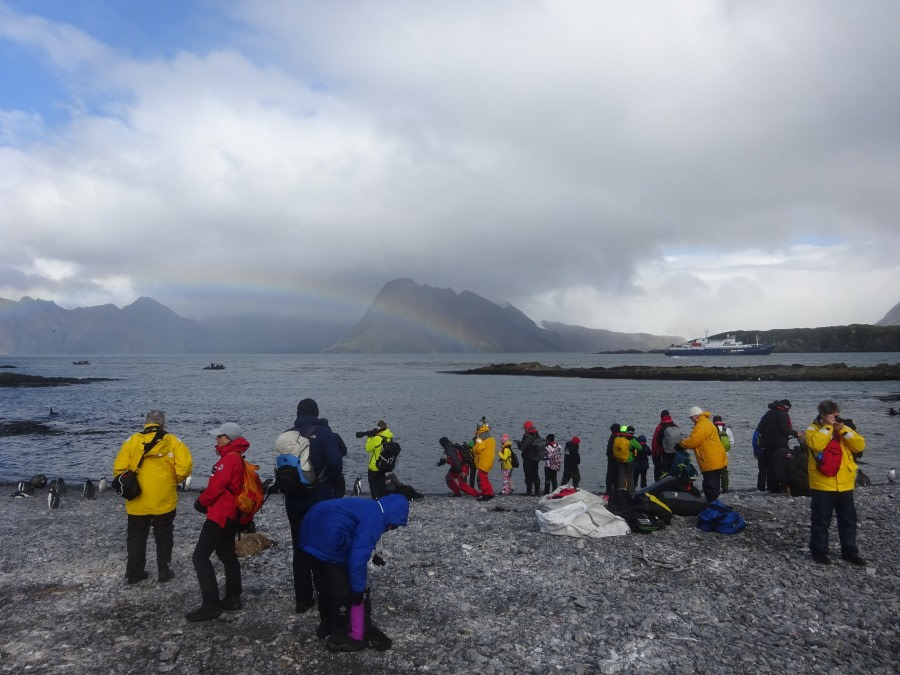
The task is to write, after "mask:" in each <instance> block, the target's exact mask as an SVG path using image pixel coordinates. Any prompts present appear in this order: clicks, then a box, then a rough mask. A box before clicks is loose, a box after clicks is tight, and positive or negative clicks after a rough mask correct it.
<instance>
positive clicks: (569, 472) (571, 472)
mask: <svg viewBox="0 0 900 675" xmlns="http://www.w3.org/2000/svg"><path fill="white" fill-rule="evenodd" d="M569 482H571V483H572V487H578V483H580V482H581V472H580V471H579V470H578V467H577V466H567V467H564V468H563V477H562V484H563V485H565V484H566V483H569Z"/></svg>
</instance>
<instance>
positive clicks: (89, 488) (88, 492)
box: [82, 478, 97, 499]
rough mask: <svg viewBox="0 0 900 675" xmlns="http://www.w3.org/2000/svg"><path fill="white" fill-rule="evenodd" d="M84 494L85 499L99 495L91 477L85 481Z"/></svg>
mask: <svg viewBox="0 0 900 675" xmlns="http://www.w3.org/2000/svg"><path fill="white" fill-rule="evenodd" d="M82 495H83V496H84V498H85V499H93V498H94V497H96V496H97V490H96V488H94V484H93V483H92V482H91V479H90V478H88V479H87V480H86V481H84V492H83V493H82Z"/></svg>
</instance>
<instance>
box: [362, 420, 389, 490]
mask: <svg viewBox="0 0 900 675" xmlns="http://www.w3.org/2000/svg"><path fill="white" fill-rule="evenodd" d="M367 435H368V438H367V439H366V452H367V453H368V455H369V494H371V495H372V499H379V498H381V497H384V496H385V495H386V494H387V479H386V477H385V474H384V471H381V470H380V469H379V468H378V464H377V462H378V457H379V456H380V455H381V448H382V446H384V442H385V441H386V440H388V441H390V440H392V439H393V438H394V432H392V431H391V430H390V429H388V427H387V424H386V423H385V421H384V420H378V423H377V424H376V425H375V428H374V429H372V431H369V432H367Z"/></svg>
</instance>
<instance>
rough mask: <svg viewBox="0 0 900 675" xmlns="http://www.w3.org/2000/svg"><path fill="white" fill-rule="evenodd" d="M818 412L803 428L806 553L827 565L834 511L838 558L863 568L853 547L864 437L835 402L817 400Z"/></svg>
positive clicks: (860, 559)
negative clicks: (806, 452) (806, 450)
mask: <svg viewBox="0 0 900 675" xmlns="http://www.w3.org/2000/svg"><path fill="white" fill-rule="evenodd" d="M818 412H819V415H818V416H817V417H816V419H815V420H813V422H812V424H810V425H809V426H808V427H807V428H806V433H805V436H806V445H807V446H808V447H809V459H808V460H807V462H808V467H809V492H810V501H809V508H810V525H809V552H810V554H811V555H812V559H813V560H814V561H815V562H817V563H818V564H820V565H830V564H831V559H830V558H829V557H828V530H829V528H830V527H831V514H832V513H836V514H837V531H838V539H839V540H840V542H841V558H843V559H844V560H845V561H847V562H848V563H850V564H851V565H859V566H860V567H865V565H866V561H865V559H864V558H862V557H860V555H859V549H858V548H857V547H856V505H855V504H854V503H853V490H854V488H856V471H857V466H856V458H855V456H856V455H859V454H860V453H861V452H862V451H863V450H865V449H866V439H864V438H863V437H862V436H861V435H860V434H859V432H857V431H854V430H853V429H852V428H850V427H849V426H847V425H846V424H845V423H844V422H845V421H844V420H843V419H841V417H840V414H839V413H840V412H841V411H840V408H839V407H838V404H837V403H835V402H834V401H831V400H825V401H822V402H821V403H819V406H818Z"/></svg>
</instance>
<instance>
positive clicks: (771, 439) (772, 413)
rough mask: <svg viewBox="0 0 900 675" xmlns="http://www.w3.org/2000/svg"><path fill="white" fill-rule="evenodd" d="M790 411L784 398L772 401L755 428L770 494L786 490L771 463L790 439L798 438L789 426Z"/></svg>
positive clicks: (789, 404)
mask: <svg viewBox="0 0 900 675" xmlns="http://www.w3.org/2000/svg"><path fill="white" fill-rule="evenodd" d="M790 409H791V402H790V401H788V400H787V399H786V398H784V399H781V400H780V401H773V402H772V403H771V404H769V409H768V410H767V411H766V414H765V415H763V416H762V419H761V420H760V421H759V426H758V427H757V429H758V430H759V435H760V436H761V437H762V441H763V460H762V463H763V464H765V467H766V486H767V488H768V490H769V492H772V493H775V492H784V491H785V488H786V485H785V481H784V480H782V479H783V476H782V475H779V472H778V471H776V468H777V467H776V465H775V462H773V461H771V460H772V456H773V455H774V454H775V453H777V452H779V451H781V450H782V449H784V450H786V449H787V447H788V440H789V439H790V438H791V437H794V438H798V437H799V434H798V433H797V431H796V430H795V429H794V427H793V424H791V416H790V415H789V414H788V413H789V411H790Z"/></svg>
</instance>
